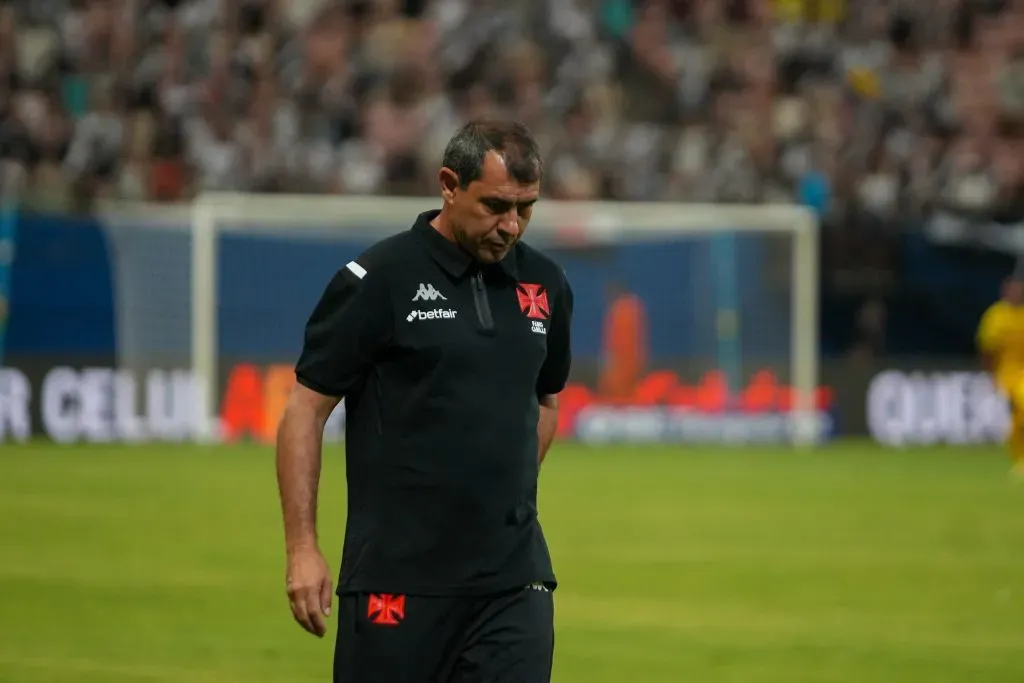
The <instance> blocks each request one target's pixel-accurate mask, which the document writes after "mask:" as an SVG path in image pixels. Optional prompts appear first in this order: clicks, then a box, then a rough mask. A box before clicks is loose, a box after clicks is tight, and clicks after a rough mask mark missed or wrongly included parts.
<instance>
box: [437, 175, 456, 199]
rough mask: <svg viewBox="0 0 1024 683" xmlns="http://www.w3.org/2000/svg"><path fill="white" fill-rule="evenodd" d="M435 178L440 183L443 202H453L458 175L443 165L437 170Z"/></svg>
mask: <svg viewBox="0 0 1024 683" xmlns="http://www.w3.org/2000/svg"><path fill="white" fill-rule="evenodd" d="M437 180H438V182H439V183H440V185H441V197H442V198H443V199H444V203H445V204H454V203H455V193H456V192H458V191H459V175H458V174H457V173H456V172H455V171H453V170H452V169H450V168H448V167H447V166H445V167H442V168H441V170H440V171H438V173H437Z"/></svg>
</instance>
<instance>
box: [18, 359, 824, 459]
mask: <svg viewBox="0 0 1024 683" xmlns="http://www.w3.org/2000/svg"><path fill="white" fill-rule="evenodd" d="M294 381H295V380H294V374H293V371H292V368H291V366H289V365H283V364H270V365H265V366H261V365H256V364H251V363H240V364H237V365H235V366H233V367H231V368H230V369H229V371H228V372H227V375H226V377H225V379H224V381H223V383H222V385H221V386H223V391H222V392H221V396H220V401H219V406H218V409H217V416H216V417H215V418H214V419H212V420H211V419H210V418H209V417H208V415H210V414H211V411H210V410H208V408H207V406H205V405H204V404H203V394H204V392H203V391H202V387H201V385H200V383H199V382H198V381H197V380H196V378H195V377H194V376H193V375H192V374H191V373H190V372H189V371H187V370H162V369H155V370H150V371H148V372H146V373H144V374H142V375H141V376H140V375H139V374H137V373H133V372H131V371H129V370H113V369H110V368H104V367H95V366H91V367H90V366H85V367H71V366H67V365H57V366H56V367H38V366H36V367H28V368H27V369H25V370H23V369H20V368H14V367H8V368H3V369H0V441H12V440H13V441H25V440H28V439H29V438H32V437H33V436H42V437H45V438H47V439H49V440H52V441H54V442H57V443H75V442H93V443H109V442H120V441H123V442H140V441H163V442H176V441H190V440H199V441H203V440H215V441H226V442H231V441H236V440H243V439H244V440H255V441H260V442H264V443H270V442H272V441H273V439H274V435H275V432H276V429H277V424H278V422H279V421H280V419H281V415H282V414H283V412H284V408H285V403H286V401H287V397H288V393H289V392H290V390H291V388H292V386H293V384H294ZM793 402H794V392H793V389H792V388H791V387H788V386H786V385H784V384H780V383H779V382H778V380H777V378H776V377H775V376H774V375H773V374H772V373H771V372H769V371H767V370H765V371H762V372H759V373H756V374H755V375H754V376H753V377H752V379H751V381H750V383H749V384H748V386H746V387H744V388H743V389H742V391H739V392H729V391H728V389H727V388H726V386H725V382H724V378H723V376H722V375H721V374H720V373H717V372H709V373H707V374H705V375H704V376H703V377H702V378H701V379H700V380H699V381H698V382H696V383H686V382H684V381H683V380H682V379H681V378H680V376H679V375H677V374H676V373H674V372H669V371H661V372H655V373H651V374H650V375H648V376H647V377H645V378H644V379H643V381H642V382H641V383H640V384H639V385H638V387H637V390H636V392H634V395H633V396H631V397H629V399H628V400H625V401H620V402H615V403H609V402H606V401H602V400H600V399H599V398H598V397H597V396H596V395H595V394H594V393H593V392H592V391H591V390H590V389H588V388H587V386H586V385H585V384H583V383H579V382H574V383H571V384H570V385H569V386H567V387H566V389H565V391H564V392H563V393H562V395H561V409H560V411H559V419H560V423H559V432H558V436H559V437H560V438H562V439H573V440H580V441H584V442H588V443H605V442H613V441H614V442H629V443H644V442H646V443H734V442H740V443H753V442H759V443H776V442H784V441H786V440H788V439H789V437H790V433H791V430H792V429H794V428H795V425H794V421H793V419H792V417H791V415H790V412H791V408H792V406H793ZM814 402H815V413H814V421H815V428H816V434H817V436H818V438H819V439H827V438H830V437H831V436H832V435H834V433H835V430H836V415H837V411H836V402H835V400H834V396H833V393H832V391H831V390H830V389H827V388H821V389H819V390H818V391H817V392H816V394H815V399H814ZM343 434H344V404H342V405H341V406H339V408H338V409H337V410H335V412H334V414H333V415H332V417H331V420H330V422H329V423H328V427H327V433H326V435H325V441H327V442H337V441H339V440H340V439H341V438H342V436H343Z"/></svg>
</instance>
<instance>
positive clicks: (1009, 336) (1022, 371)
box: [978, 263, 1024, 476]
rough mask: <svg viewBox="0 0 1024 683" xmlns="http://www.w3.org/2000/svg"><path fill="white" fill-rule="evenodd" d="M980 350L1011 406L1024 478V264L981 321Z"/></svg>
mask: <svg viewBox="0 0 1024 683" xmlns="http://www.w3.org/2000/svg"><path fill="white" fill-rule="evenodd" d="M978 349H979V350H980V351H981V355H982V358H983V360H984V362H985V366H986V368H987V369H988V370H989V372H991V373H992V379H993V380H994V381H995V384H996V386H997V387H998V388H999V390H1000V391H1001V392H1002V393H1003V395H1004V396H1006V398H1007V399H1008V400H1009V402H1010V410H1011V413H1012V431H1011V433H1010V457H1011V458H1012V459H1013V473H1014V474H1017V475H1021V476H1024V263H1021V264H1019V265H1018V266H1017V268H1016V270H1014V272H1013V275H1011V276H1010V277H1009V278H1008V279H1007V280H1006V282H1005V283H1004V284H1003V296H1002V298H1001V299H1000V300H999V301H997V302H996V303H994V304H992V305H991V306H989V308H988V310H987V311H985V314H984V315H983V316H982V317H981V323H980V324H979V325H978Z"/></svg>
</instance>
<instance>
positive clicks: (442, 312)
mask: <svg viewBox="0 0 1024 683" xmlns="http://www.w3.org/2000/svg"><path fill="white" fill-rule="evenodd" d="M458 313H459V312H458V311H456V310H453V309H451V308H435V309H434V310H432V311H410V312H409V315H407V316H405V319H406V321H407V322H410V323H411V322H412V321H413V320H452V319H454V318H455V316H456V315H458Z"/></svg>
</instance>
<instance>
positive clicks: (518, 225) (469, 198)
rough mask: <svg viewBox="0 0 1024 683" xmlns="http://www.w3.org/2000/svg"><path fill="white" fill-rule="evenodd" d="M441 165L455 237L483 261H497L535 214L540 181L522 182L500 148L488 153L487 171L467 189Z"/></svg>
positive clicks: (442, 181)
mask: <svg viewBox="0 0 1024 683" xmlns="http://www.w3.org/2000/svg"><path fill="white" fill-rule="evenodd" d="M458 185H459V181H458V177H457V176H456V175H455V173H453V172H452V171H451V170H450V169H447V168H443V169H441V194H442V195H443V196H444V198H445V200H446V201H447V202H448V203H449V206H450V207H451V208H450V211H449V216H450V224H451V231H452V235H453V236H454V237H455V241H456V242H457V243H458V245H459V246H460V247H462V248H463V249H464V250H465V251H467V252H469V253H470V254H471V255H472V256H473V257H474V258H476V260H477V261H479V262H481V263H497V262H498V261H500V260H501V259H503V258H505V256H506V255H507V254H508V252H509V251H510V250H511V249H512V247H514V246H515V244H516V242H518V241H519V240H520V239H521V238H522V236H523V233H525V232H526V226H527V225H528V224H529V223H530V216H532V215H533V205H534V203H536V201H537V197H538V195H539V194H540V183H528V184H525V185H524V184H520V183H519V182H518V181H516V179H515V178H513V177H511V175H510V174H509V172H508V170H507V169H506V168H505V162H504V160H503V159H502V158H501V156H500V155H499V154H498V153H497V152H488V154H487V156H486V157H484V165H483V172H482V173H481V175H480V178H479V179H478V180H474V181H473V182H471V183H470V184H469V185H468V186H467V187H466V188H465V189H462V188H460V187H459V186H458Z"/></svg>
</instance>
